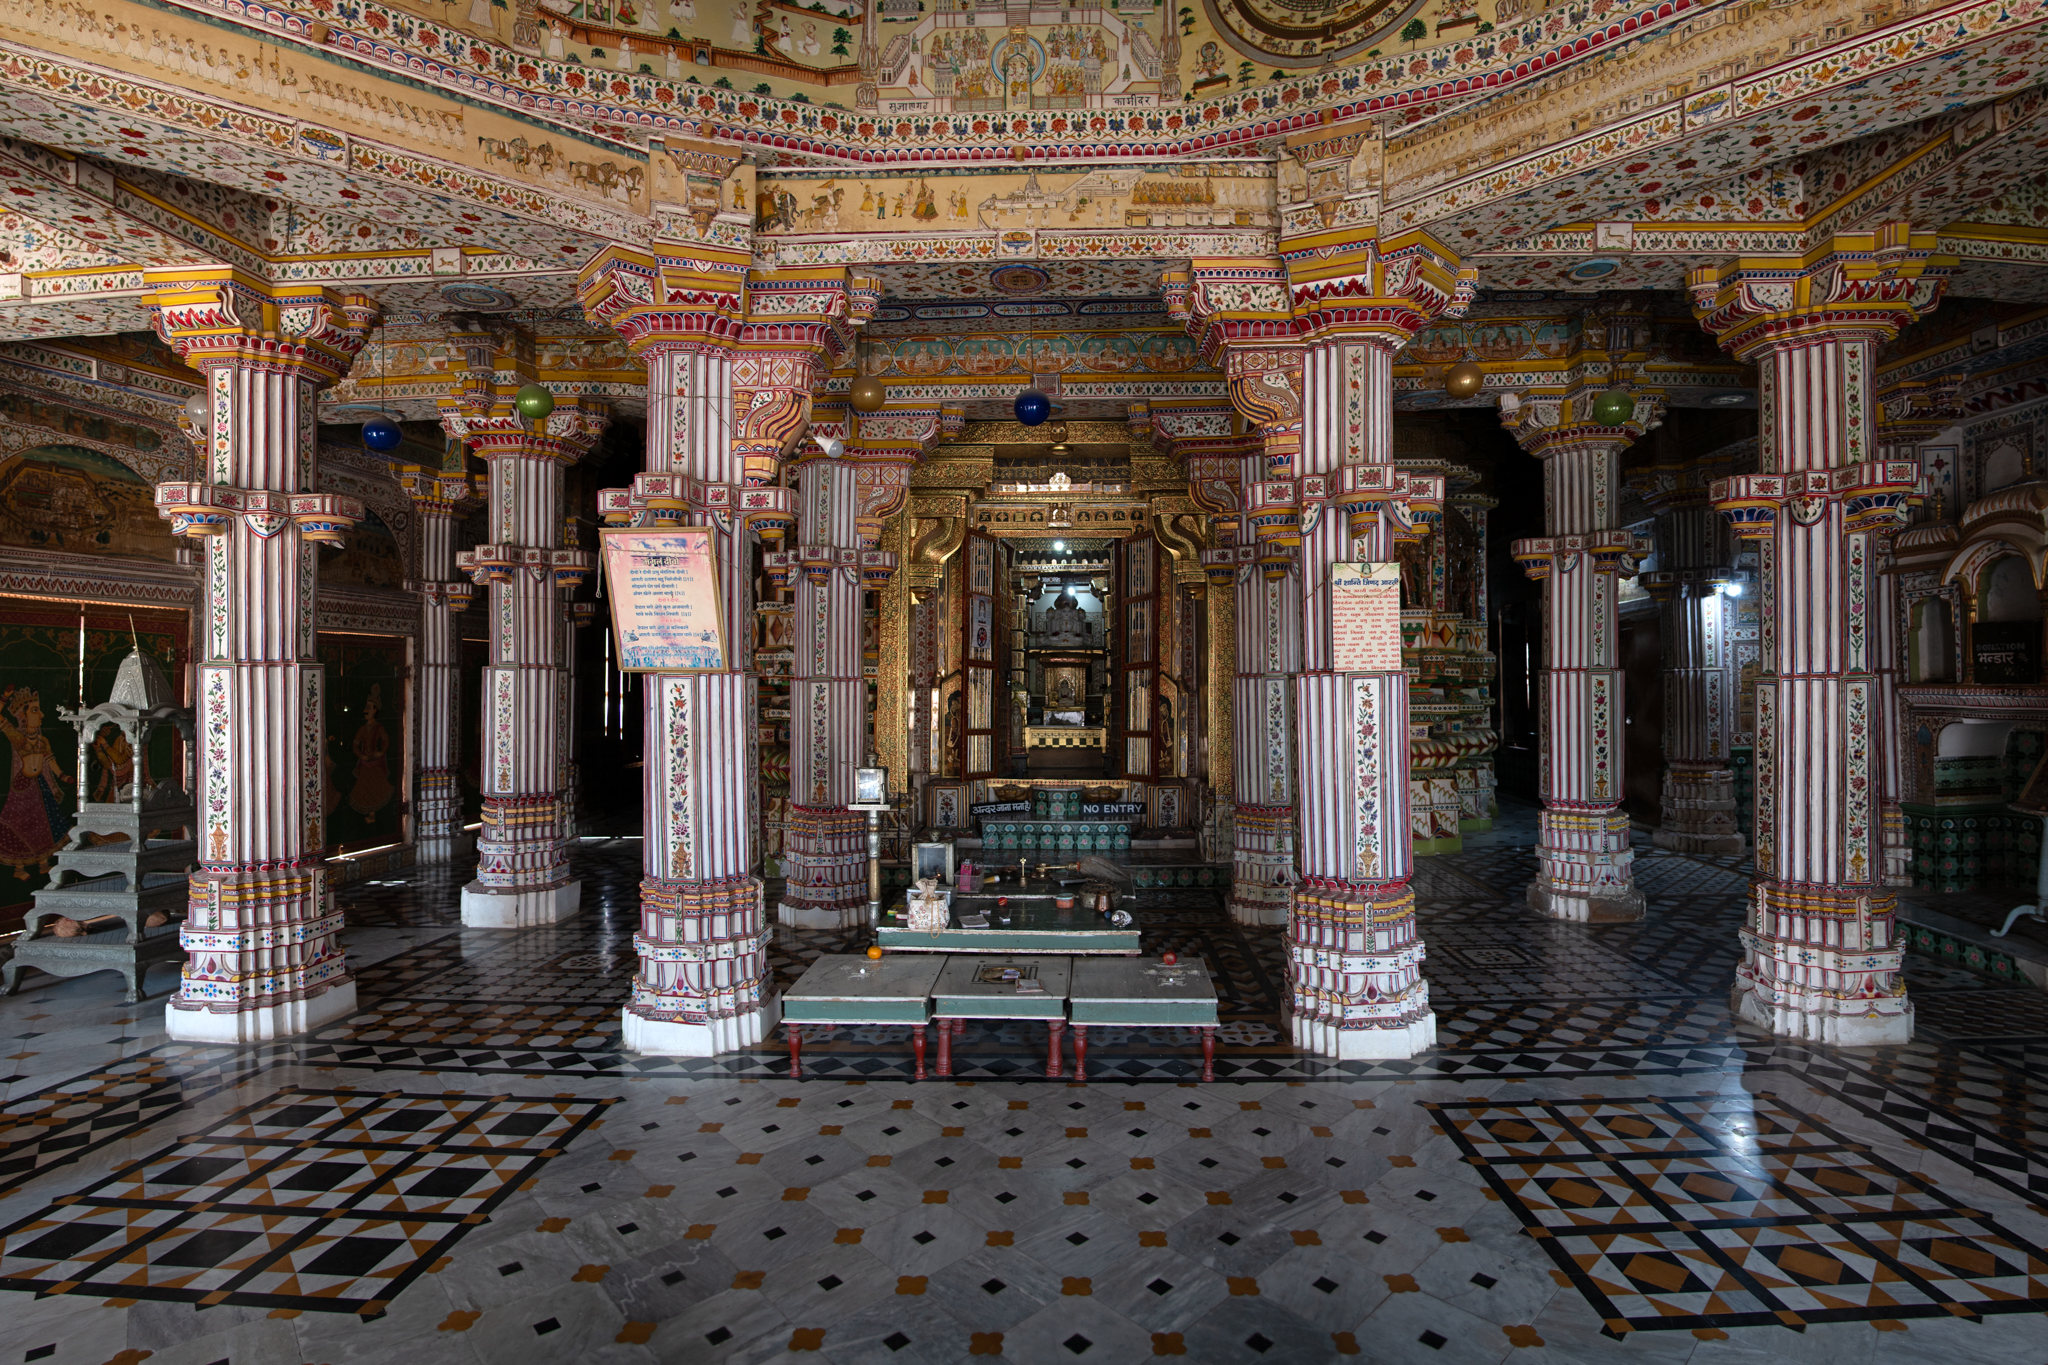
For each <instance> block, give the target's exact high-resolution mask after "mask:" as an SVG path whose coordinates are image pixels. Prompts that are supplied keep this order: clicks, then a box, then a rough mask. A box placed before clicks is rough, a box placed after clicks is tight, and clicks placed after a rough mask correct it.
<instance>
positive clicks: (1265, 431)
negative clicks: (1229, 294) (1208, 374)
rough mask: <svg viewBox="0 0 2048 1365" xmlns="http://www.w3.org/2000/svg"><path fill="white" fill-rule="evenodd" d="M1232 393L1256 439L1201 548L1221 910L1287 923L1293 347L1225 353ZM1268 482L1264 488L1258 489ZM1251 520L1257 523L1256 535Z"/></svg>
mask: <svg viewBox="0 0 2048 1365" xmlns="http://www.w3.org/2000/svg"><path fill="white" fill-rule="evenodd" d="M1226 363H1227V364H1228V365H1229V366H1230V367H1231V370H1232V372H1233V374H1234V375H1235V376H1236V377H1237V378H1236V382H1234V383H1233V384H1232V398H1233V401H1235V402H1237V403H1238V404H1239V409H1238V410H1239V411H1240V412H1243V411H1245V406H1244V405H1245V404H1250V406H1251V409H1252V411H1253V412H1254V413H1255V414H1257V416H1256V417H1255V418H1254V419H1253V429H1254V431H1255V433H1256V437H1255V439H1256V441H1257V444H1256V446H1255V447H1254V448H1253V449H1252V450H1250V451H1249V452H1247V453H1246V454H1244V455H1243V457H1242V458H1241V460H1240V461H1239V472H1238V487H1239V489H1240V490H1242V496H1243V498H1244V499H1245V501H1244V508H1245V511H1244V514H1243V515H1242V516H1241V517H1239V518H1237V519H1236V520H1235V521H1234V523H1232V524H1231V525H1229V526H1228V527H1219V530H1220V531H1222V534H1223V537H1224V538H1227V539H1228V540H1229V541H1230V542H1231V543H1230V544H1227V545H1224V546H1222V547H1221V548H1219V549H1217V550H1212V551H1207V552H1205V553H1204V555H1203V558H1204V560H1205V561H1207V562H1208V564H1209V566H1210V569H1211V571H1212V572H1216V571H1218V570H1219V569H1221V570H1232V571H1234V574H1235V577H1234V582H1235V584H1236V596H1235V601H1234V603H1233V606H1234V608H1235V610H1234V611H1233V613H1232V615H1233V619H1234V621H1235V623H1236V642H1237V649H1236V656H1237V672H1236V675H1235V677H1233V678H1232V680H1231V750H1232V752H1233V753H1234V754H1236V755H1237V763H1236V768H1235V770H1234V773H1233V775H1232V791H1231V794H1232V796H1233V798H1234V803H1233V804H1234V810H1233V811H1232V822H1231V830H1232V843H1231V877H1230V915H1231V918H1232V919H1234V920H1236V921H1237V922H1238V923H1239V924H1273V925H1280V924H1285V923H1287V917H1288V910H1289V907H1290V906H1292V904H1293V903H1294V882H1295V865H1294V857H1295V851H1296V832H1297V826H1296V823H1295V783H1294V757H1295V740H1296V727H1295V715H1294V676H1295V674H1297V673H1299V672H1300V671H1301V569H1300V565H1299V562H1298V561H1297V559H1296V557H1295V546H1294V545H1293V544H1290V543H1289V541H1288V539H1287V537H1286V536H1285V535H1280V534H1276V533H1275V532H1276V529H1278V528H1281V527H1284V526H1291V525H1293V524H1294V522H1295V518H1296V513H1295V511H1294V509H1293V507H1292V505H1291V503H1289V502H1285V501H1282V502H1279V503H1274V502H1271V501H1268V500H1266V499H1267V498H1268V497H1269V495H1270V496H1278V497H1283V498H1284V497H1288V496H1291V483H1290V482H1289V481H1290V480H1291V478H1292V476H1293V474H1294V462H1295V459H1296V457H1297V456H1298V455H1299V453H1300V449H1301V348H1300V347H1298V346H1286V347H1270V348H1260V349H1258V350H1256V351H1240V350H1238V349H1236V348H1232V349H1231V350H1230V351H1229V352H1227V360H1226ZM1269 483H1270V484H1271V485H1272V486H1271V487H1270V488H1269V487H1268V485H1269ZM1261 528H1265V529H1264V531H1263V533H1262V531H1261Z"/></svg>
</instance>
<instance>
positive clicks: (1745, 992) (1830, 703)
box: [1691, 224, 1947, 1045]
mask: <svg viewBox="0 0 2048 1365" xmlns="http://www.w3.org/2000/svg"><path fill="white" fill-rule="evenodd" d="M1934 245H1935V243H1934V238H1933V235H1932V234H1917V235H1916V234H1913V233H1911V232H1910V231H1908V230H1907V229H1906V227H1905V226H1904V225H1902V224H1888V225H1886V226H1884V227H1880V228H1878V229H1876V230H1874V231H1870V232H1859V233H1844V234H1841V235H1838V236H1836V237H1835V238H1833V239H1831V240H1829V241H1825V242H1822V243H1820V244H1818V245H1817V246H1816V247H1815V248H1814V251H1813V252H1812V253H1811V254H1810V255H1809V256H1807V257H1805V258H1799V259H1773V258H1764V259H1759V260H1755V261H1750V260H1738V261H1735V262H1731V263H1729V264H1728V265H1725V266H1718V267H1716V266H1703V267H1701V268H1699V269H1698V270H1695V271H1694V272H1693V275H1692V279H1691V288H1692V294H1693V308H1694V311H1695V313H1696V314H1698V315H1699V317H1700V319H1701V321H1702V323H1703V324H1704V325H1705V326H1706V327H1707V329H1708V330H1709V331H1711V332H1713V333H1714V334H1715V335H1716V336H1717V337H1718V338H1719V339H1720V341H1721V344H1722V346H1723V347H1724V348H1726V349H1728V350H1730V351H1732V352H1734V353H1735V354H1736V355H1737V356H1740V357H1741V358H1743V359H1746V360H1754V361H1755V362H1756V364H1757V371H1758V379H1759V383H1760V386H1761V397H1762V419H1761V428H1760V431H1759V437H1760V441H1761V458H1760V460H1759V472H1758V473H1756V474H1752V475H1745V476H1739V477H1734V478H1729V479H1724V480H1720V481H1719V482H1717V483H1716V484H1715V485H1714V502H1715V505H1716V506H1718V507H1720V508H1721V509H1722V510H1723V511H1724V512H1726V513H1727V514H1728V516H1729V518H1730V521H1731V523H1732V525H1733V527H1734V529H1735V532H1736V534H1737V535H1738V536H1741V537H1743V538H1744V539H1748V540H1752V541H1754V542H1755V543H1756V546H1757V549H1758V552H1759V558H1760V560H1761V579H1762V584H1761V586H1762V588H1763V592H1764V597H1763V601H1762V627H1763V630H1762V633H1763V639H1762V665H1763V672H1762V676H1760V678H1759V679H1758V683H1757V693H1756V813H1755V837H1756V860H1757V874H1758V875H1757V882H1756V887H1755V893H1754V899H1753V901H1752V904H1751V909H1750V914H1749V920H1748V923H1747V924H1746V925H1745V927H1744V929H1743V932H1742V949H1743V952H1742V961H1741V962H1740V963H1739V964H1738V965H1737V967H1736V979H1735V986H1734V990H1733V993H1732V998H1731V1004H1732V1006H1733V1008H1734V1009H1735V1010H1736V1012H1737V1013H1739V1014H1740V1015H1741V1016H1742V1017H1743V1018H1745V1019H1748V1020H1750V1021H1751V1022H1753V1023H1757V1024H1760V1025H1762V1026H1764V1027H1766V1028H1768V1029H1770V1030H1771V1031H1772V1032H1773V1033H1776V1034H1779V1035H1781V1036H1786V1037H1794V1038H1806V1039H1811V1040H1814V1041H1817V1042H1823V1043H1842V1044H1854V1045H1866V1044H1880V1043H1902V1042H1905V1041H1907V1040H1908V1039H1909V1038H1911V1036H1912V1031H1913V1006H1912V1003H1911V1001H1910V1000H1908V999H1907V997H1906V986H1905V980H1904V978H1903V976H1902V974H1901V967H1902V957H1903V954H1902V950H1901V948H1900V946H1899V943H1898V939H1897V934H1896V923H1895V918H1896V909H1897V904H1896V894H1895V893H1894V892H1893V891H1892V890H1890V889H1889V888H1888V887H1886V886H1885V884H1884V858H1883V839H1882V820H1881V810H1880V807H1881V799H1882V792H1883V773H1882V762H1883V758H1882V747H1881V741H1880V737H1879V734H1878V731H1879V728H1880V727H1881V725H1882V712H1881V703H1880V697H1879V688H1880V684H1879V679H1878V657H1877V651H1878V650H1879V649H1882V648H1884V647H1886V645H1887V643H1888V637H1887V636H1886V634H1885V633H1884V632H1883V629H1882V628H1881V627H1880V626H1879V624H1878V623H1877V621H1876V619H1875V617H1876V613H1877V609H1878V592H1877V582H1876V579H1877V576H1878V571H1879V568H1880V564H1881V555H1880V551H1879V546H1878V540H1879V538H1880V537H1883V536H1886V535H1889V534H1891V533H1892V532H1893V531H1896V530H1897V529H1898V528H1899V527H1900V526H1901V525H1903V524H1904V521H1905V519H1906V516H1907V515H1908V508H1909V504H1910V502H1911V500H1912V499H1913V498H1915V497H1916V496H1917V495H1918V491H1919V486H1920V469H1919V466H1918V464H1917V463H1916V462H1914V461H1911V460H1898V461H1886V460H1882V459H1880V458H1879V452H1878V449H1877V443H1876V437H1875V430H1874V422H1873V417H1874V415H1875V414H1874V412H1873V406H1874V405H1873V402H1872V396H1871V370H1872V362H1873V354H1874V352H1875V350H1876V348H1877V347H1878V345H1880V344H1881V343H1882V342H1883V341H1885V340H1886V339H1888V338H1890V337H1891V336H1894V335H1896V334H1897V332H1898V329H1899V328H1901V327H1903V326H1905V325H1907V324H1908V323H1910V322H1911V321H1913V319H1915V318H1916V317H1918V316H1920V315H1921V314H1922V313H1924V312H1926V311H1927V310H1928V309H1929V308H1931V307H1933V306H1934V304H1935V303H1936V302H1938V301H1939V299H1940V297H1941V294H1942V291H1943V289H1944V287H1945V285H1946V275H1947V272H1946V264H1947V263H1945V262H1943V261H1942V260H1941V259H1940V258H1936V257H1935V256H1934Z"/></svg>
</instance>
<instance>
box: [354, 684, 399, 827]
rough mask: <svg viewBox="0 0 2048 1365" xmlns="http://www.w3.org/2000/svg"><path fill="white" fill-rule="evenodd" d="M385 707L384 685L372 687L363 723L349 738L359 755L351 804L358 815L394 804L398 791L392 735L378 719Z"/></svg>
mask: <svg viewBox="0 0 2048 1365" xmlns="http://www.w3.org/2000/svg"><path fill="white" fill-rule="evenodd" d="M383 709H384V688H383V686H382V684H379V685H377V686H374V687H372V688H371V689H370V695H369V699H368V700H366V701H365V702H364V703H363V723H362V724H361V725H360V726H359V727H357V729H356V737H355V738H354V739H353V740H351V741H349V749H350V751H351V752H353V753H354V754H355V756H356V780H355V785H354V786H353V787H351V788H350V789H349V794H348V804H349V808H350V809H351V810H353V811H355V813H356V814H358V815H366V816H371V815H375V814H376V813H377V812H378V811H380V810H382V809H384V807H385V806H387V805H389V804H390V803H391V797H392V795H393V794H394V791H395V789H394V788H393V787H392V785H391V765H390V763H389V762H388V761H386V758H385V755H386V754H388V753H390V751H391V736H390V735H388V734H387V733H385V730H384V726H383V724H382V722H380V721H379V720H378V719H377V713H378V712H379V711H381V710H383Z"/></svg>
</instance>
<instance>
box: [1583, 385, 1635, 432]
mask: <svg viewBox="0 0 2048 1365" xmlns="http://www.w3.org/2000/svg"><path fill="white" fill-rule="evenodd" d="M1635 415H1636V396H1635V395H1634V394H1633V393H1630V392H1629V391H1628V390H1627V389H1603V390H1601V391H1600V392H1599V393H1597V394H1595V395H1593V420H1594V421H1596V422H1598V423H1599V424H1600V425H1601V426H1603V427H1618V426H1620V425H1621V424H1622V423H1623V422H1626V421H1627V420H1628V419H1629V418H1631V417H1633V416H1635Z"/></svg>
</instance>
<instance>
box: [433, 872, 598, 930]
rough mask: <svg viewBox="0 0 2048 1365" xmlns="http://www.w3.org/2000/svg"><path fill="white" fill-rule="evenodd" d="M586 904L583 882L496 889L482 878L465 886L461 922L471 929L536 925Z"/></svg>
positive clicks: (565, 916) (554, 921) (553, 921)
mask: <svg viewBox="0 0 2048 1365" xmlns="http://www.w3.org/2000/svg"><path fill="white" fill-rule="evenodd" d="M582 908H583V882H582V880H581V879H580V878H579V879H577V880H575V881H567V882H563V883H561V884H560V885H558V886H542V887H534V888H531V889H528V890H521V891H497V890H492V889H488V888H486V887H485V886H484V885H483V884H482V883H481V882H471V883H470V884H469V885H468V886H465V887H463V888H462V923H463V927H465V928H468V929H533V928H537V927H539V926H542V925H548V924H560V923H561V922H562V921H563V920H565V919H568V918H569V917H571V916H572V915H574V914H575V913H576V912H577V911H578V910H580V909H582Z"/></svg>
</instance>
